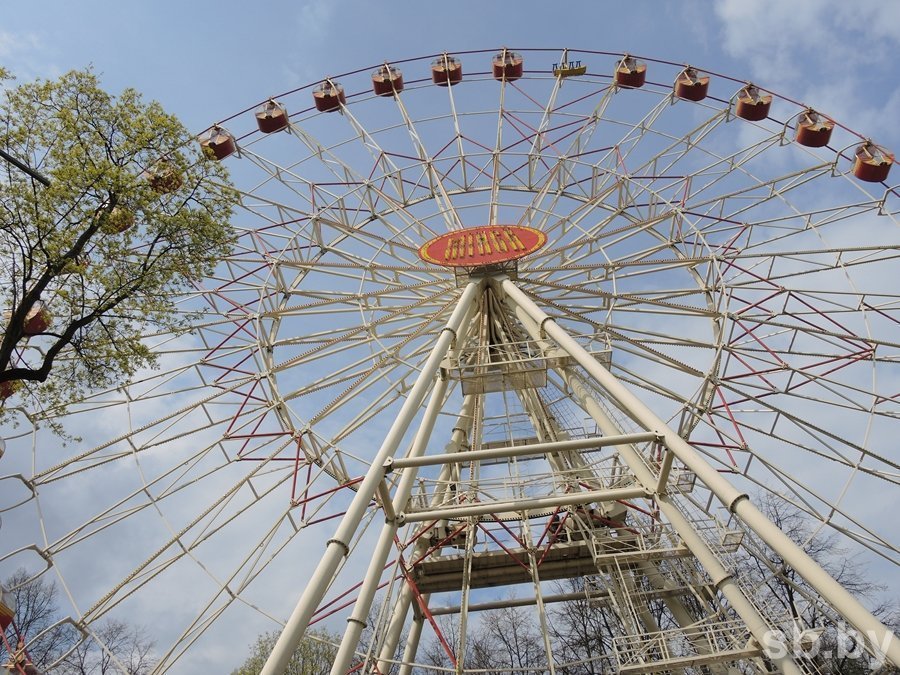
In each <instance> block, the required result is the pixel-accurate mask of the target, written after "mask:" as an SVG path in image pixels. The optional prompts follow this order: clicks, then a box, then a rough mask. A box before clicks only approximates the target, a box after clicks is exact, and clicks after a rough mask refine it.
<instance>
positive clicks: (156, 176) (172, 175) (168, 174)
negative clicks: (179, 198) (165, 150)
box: [144, 159, 184, 195]
mask: <svg viewBox="0 0 900 675" xmlns="http://www.w3.org/2000/svg"><path fill="white" fill-rule="evenodd" d="M144 175H145V176H146V178H147V182H148V183H150V187H151V188H153V191H154V192H156V193H158V194H161V195H164V194H169V193H171V192H175V191H176V190H178V188H180V187H181V186H182V185H183V183H184V179H183V178H182V177H181V172H180V171H179V170H178V167H176V166H175V165H174V164H173V163H172V162H171V161H170V160H168V159H158V160H157V161H156V162H155V163H154V164H153V166H151V167H150V168H149V169H148V170H147V171H146V172H145V174H144Z"/></svg>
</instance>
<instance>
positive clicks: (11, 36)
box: [0, 30, 61, 81]
mask: <svg viewBox="0 0 900 675" xmlns="http://www.w3.org/2000/svg"><path fill="white" fill-rule="evenodd" d="M46 52H47V48H46V46H45V44H44V41H43V40H42V39H41V36H40V35H39V34H37V33H34V32H11V31H6V30H0V66H3V67H4V68H7V69H8V70H9V71H10V72H11V73H12V74H13V75H15V76H16V78H17V79H18V80H19V81H28V80H33V79H35V78H37V77H42V76H43V77H56V76H58V75H59V74H60V72H61V70H60V69H59V68H58V67H57V66H55V65H54V64H52V63H49V62H44V61H43V59H41V58H39V56H40V55H45V54H46Z"/></svg>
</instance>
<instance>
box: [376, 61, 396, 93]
mask: <svg viewBox="0 0 900 675" xmlns="http://www.w3.org/2000/svg"><path fill="white" fill-rule="evenodd" d="M372 91H374V92H375V95H376V96H393V95H394V94H396V93H399V92H401V91H403V73H401V72H400V71H399V70H398V69H397V68H394V67H393V66H390V65H388V64H386V63H385V64H384V65H383V66H381V68H379V69H378V70H376V71H375V72H374V73H372Z"/></svg>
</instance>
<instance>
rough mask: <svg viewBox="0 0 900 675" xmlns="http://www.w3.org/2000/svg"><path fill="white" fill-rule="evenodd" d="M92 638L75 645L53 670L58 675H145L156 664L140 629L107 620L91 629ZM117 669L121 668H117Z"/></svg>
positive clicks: (152, 644)
mask: <svg viewBox="0 0 900 675" xmlns="http://www.w3.org/2000/svg"><path fill="white" fill-rule="evenodd" d="M95 635H96V637H91V638H89V639H87V640H83V641H81V642H79V643H78V645H77V646H76V647H75V649H74V650H73V651H72V652H71V653H70V654H69V655H68V656H66V658H65V659H64V660H63V662H62V664H61V665H60V666H59V667H58V668H56V669H55V670H54V671H53V672H54V673H61V674H62V675H106V674H107V673H123V671H122V667H124V668H125V671H124V673H123V675H145V674H146V673H149V672H150V671H151V670H152V669H153V666H154V665H156V658H155V657H154V655H153V647H154V642H153V640H151V639H150V638H149V637H148V636H147V634H146V631H145V630H144V629H143V628H140V627H137V626H132V625H130V624H127V623H125V622H124V621H120V620H117V619H108V620H106V621H104V622H103V623H101V624H100V625H99V626H98V627H97V629H96V630H95ZM120 666H121V667H120Z"/></svg>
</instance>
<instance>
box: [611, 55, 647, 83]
mask: <svg viewBox="0 0 900 675" xmlns="http://www.w3.org/2000/svg"><path fill="white" fill-rule="evenodd" d="M646 79H647V64H646V63H644V62H643V61H638V60H636V59H634V58H632V57H631V56H626V57H624V58H623V59H622V60H621V61H619V65H618V66H616V84H617V85H618V86H620V87H622V88H624V89H637V88H638V87H643V86H644V82H645V81H646Z"/></svg>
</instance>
